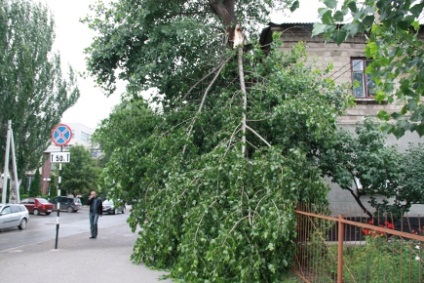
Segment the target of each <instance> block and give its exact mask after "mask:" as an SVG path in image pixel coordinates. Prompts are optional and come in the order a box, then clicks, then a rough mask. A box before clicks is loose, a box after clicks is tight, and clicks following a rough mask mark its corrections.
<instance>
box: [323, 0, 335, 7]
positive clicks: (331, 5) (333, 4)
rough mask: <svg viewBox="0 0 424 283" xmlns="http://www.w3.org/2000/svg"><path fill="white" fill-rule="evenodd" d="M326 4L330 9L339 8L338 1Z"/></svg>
mask: <svg viewBox="0 0 424 283" xmlns="http://www.w3.org/2000/svg"><path fill="white" fill-rule="evenodd" d="M324 4H325V5H326V6H327V7H328V8H330V9H335V8H336V7H337V0H325V1H324Z"/></svg>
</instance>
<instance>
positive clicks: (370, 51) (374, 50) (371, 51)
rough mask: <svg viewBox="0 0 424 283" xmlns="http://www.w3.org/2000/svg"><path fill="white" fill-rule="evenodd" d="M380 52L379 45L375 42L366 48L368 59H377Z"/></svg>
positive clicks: (368, 44)
mask: <svg viewBox="0 0 424 283" xmlns="http://www.w3.org/2000/svg"><path fill="white" fill-rule="evenodd" d="M378 51H379V48H378V45H377V43H375V42H373V41H369V42H368V43H367V45H366V46H365V55H366V56H367V58H373V57H376V56H377V55H378Z"/></svg>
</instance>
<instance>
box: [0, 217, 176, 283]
mask: <svg viewBox="0 0 424 283" xmlns="http://www.w3.org/2000/svg"><path fill="white" fill-rule="evenodd" d="M63 214H64V215H63V216H62V213H61V217H60V220H61V222H60V223H61V228H60V230H59V235H60V236H59V242H58V249H54V244H55V228H54V227H55V223H56V222H55V221H56V216H53V214H52V215H49V216H31V219H30V222H29V223H28V227H27V229H25V230H23V231H20V230H17V229H16V230H14V229H7V230H4V231H3V232H1V233H0V242H1V244H0V245H1V250H0V280H1V282H8V283H15V282H16V283H21V282H32V283H45V282H56V281H57V282H60V283H67V282H70V283H74V282H78V283H85V282H87V283H92V282H105V283H108V282H117V281H120V282H125V283H132V282H134V283H136V282H137V283H139V282H143V283H157V282H162V283H170V282H172V281H171V280H169V279H164V280H163V279H162V276H163V275H165V274H166V273H165V272H163V271H156V270H151V269H149V268H147V267H146V266H144V265H143V264H138V265H137V264H134V263H133V262H132V261H131V259H130V256H131V254H132V249H133V246H134V242H135V241H136V239H137V233H132V232H131V230H130V228H129V227H128V224H127V223H126V219H127V217H128V214H124V215H121V214H119V215H104V216H102V217H101V218H100V219H99V234H98V236H97V239H95V240H92V239H89V236H90V233H89V224H88V211H87V210H82V211H79V212H78V213H76V214H75V213H74V214H69V215H66V213H63ZM32 234H34V237H31V235H32Z"/></svg>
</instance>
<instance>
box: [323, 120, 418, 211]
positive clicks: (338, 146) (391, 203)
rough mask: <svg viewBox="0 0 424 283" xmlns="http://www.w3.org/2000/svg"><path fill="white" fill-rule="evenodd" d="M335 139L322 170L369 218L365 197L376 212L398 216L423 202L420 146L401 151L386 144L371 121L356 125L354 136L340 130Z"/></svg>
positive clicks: (381, 134)
mask: <svg viewBox="0 0 424 283" xmlns="http://www.w3.org/2000/svg"><path fill="white" fill-rule="evenodd" d="M337 137H338V138H337V139H335V140H334V142H333V143H332V144H331V145H330V147H328V148H327V149H325V150H323V151H322V155H321V157H320V162H321V163H320V164H321V166H322V167H321V168H322V170H323V172H324V173H326V174H328V175H329V176H331V177H332V181H333V182H335V183H337V184H339V185H340V187H341V188H342V189H344V190H347V191H349V192H350V193H351V195H352V196H353V197H354V198H355V200H356V201H357V203H358V204H359V205H360V206H361V208H362V209H363V210H364V212H366V213H367V214H368V215H369V217H370V218H372V217H373V212H372V211H369V210H368V209H367V208H366V207H365V206H364V203H363V197H364V196H368V197H370V204H371V206H372V207H373V208H375V209H376V211H379V213H387V212H390V213H393V215H397V216H400V215H402V214H404V213H405V212H408V211H409V209H410V208H411V205H412V204H422V203H424V198H423V197H422V196H423V193H422V192H423V191H424V186H423V185H422V183H421V181H422V180H423V177H424V175H423V173H422V172H423V171H422V167H421V164H422V160H423V154H424V148H423V146H422V145H418V146H416V145H410V147H409V149H408V150H407V151H406V152H400V151H399V150H398V149H397V148H396V146H388V145H387V144H386V138H387V137H386V135H385V134H384V133H382V132H381V131H380V129H379V124H378V123H375V122H372V121H371V120H366V122H365V123H364V124H362V125H359V126H358V127H357V129H356V135H353V134H352V133H350V132H348V131H347V130H343V129H342V130H340V131H339V133H338V135H337ZM355 180H356V181H355Z"/></svg>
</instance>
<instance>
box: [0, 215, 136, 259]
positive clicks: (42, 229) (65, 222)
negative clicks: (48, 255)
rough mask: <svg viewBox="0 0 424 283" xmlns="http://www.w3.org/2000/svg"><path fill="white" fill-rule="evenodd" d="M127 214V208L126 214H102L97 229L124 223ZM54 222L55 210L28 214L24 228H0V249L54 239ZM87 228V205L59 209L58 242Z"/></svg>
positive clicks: (87, 229)
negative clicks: (48, 212)
mask: <svg viewBox="0 0 424 283" xmlns="http://www.w3.org/2000/svg"><path fill="white" fill-rule="evenodd" d="M128 215H129V214H128V210H127V212H126V214H117V215H103V216H102V217H101V218H99V230H101V229H103V228H108V227H111V226H114V225H119V224H123V223H126V220H127V218H128ZM56 223H57V213H56V212H53V213H52V214H50V215H48V216H45V215H37V216H34V215H31V214H30V218H29V221H28V225H27V227H26V229H24V230H19V229H18V228H16V227H13V228H8V229H2V230H0V251H4V250H8V249H11V248H16V247H20V246H24V245H28V244H34V243H38V242H44V241H48V240H52V239H56ZM89 229H90V227H89V220H88V208H87V207H83V208H82V209H81V210H79V211H78V212H75V213H68V212H63V211H61V212H60V216H59V238H58V239H59V241H58V243H60V239H61V238H62V237H68V236H71V235H76V234H79V233H84V232H88V231H89Z"/></svg>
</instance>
